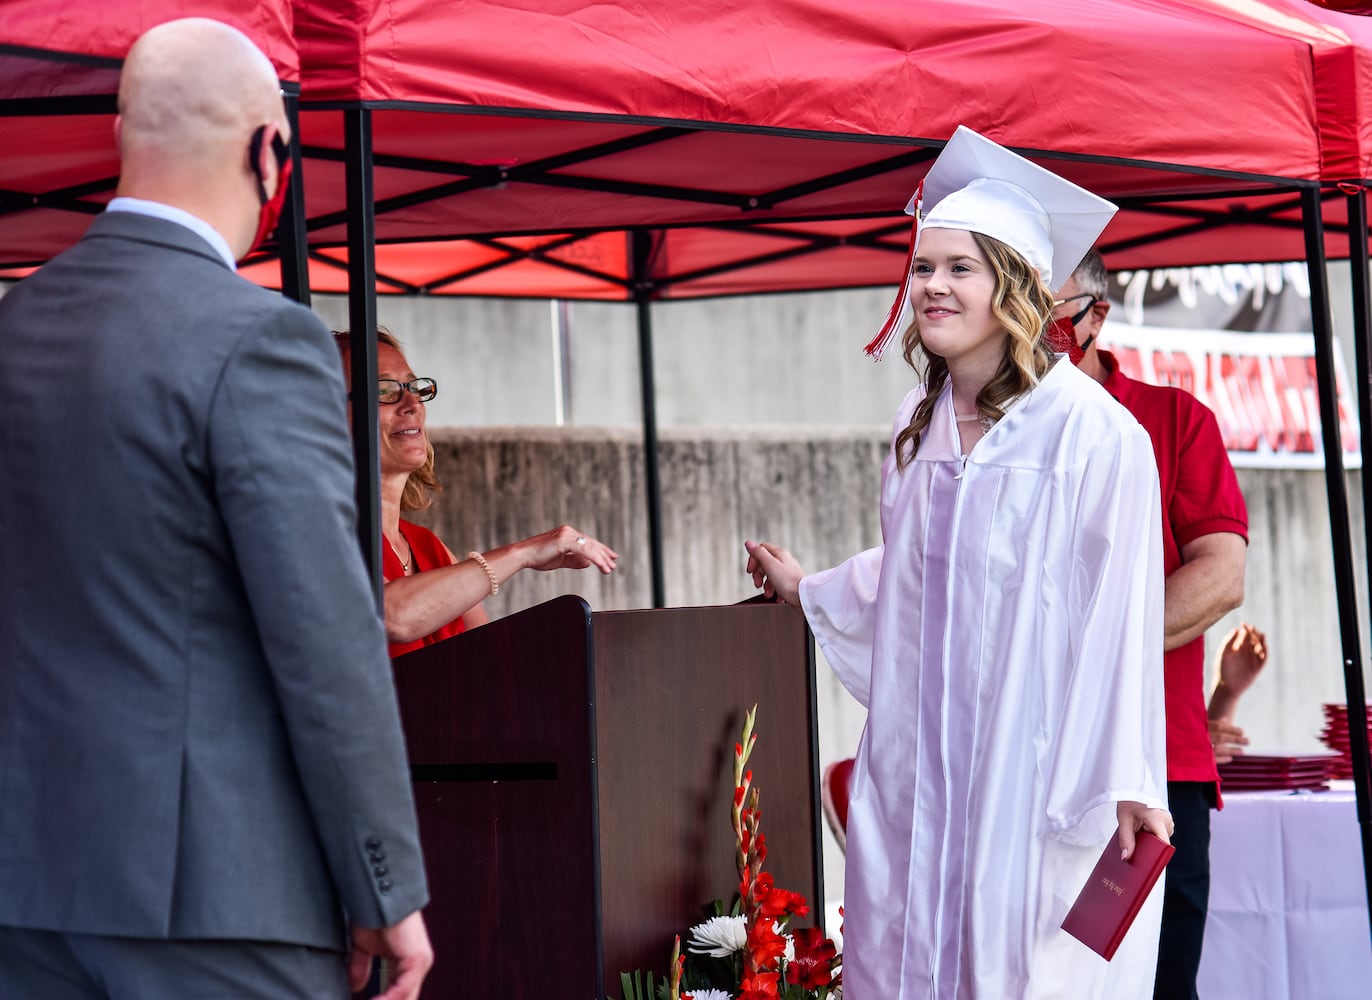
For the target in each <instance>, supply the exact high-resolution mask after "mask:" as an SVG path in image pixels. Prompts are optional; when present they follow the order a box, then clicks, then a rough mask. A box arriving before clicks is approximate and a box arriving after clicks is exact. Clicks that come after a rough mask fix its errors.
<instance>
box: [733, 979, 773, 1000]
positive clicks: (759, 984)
mask: <svg viewBox="0 0 1372 1000" xmlns="http://www.w3.org/2000/svg"><path fill="white" fill-rule="evenodd" d="M778 978H780V975H779V973H776V972H754V973H752V974H750V975H747V976H744V977H743V982H742V983H740V984H739V985H741V986H742V987H743V992H742V993H740V994H739V995H738V1000H776V995H777V979H778Z"/></svg>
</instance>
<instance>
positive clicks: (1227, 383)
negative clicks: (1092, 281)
mask: <svg viewBox="0 0 1372 1000" xmlns="http://www.w3.org/2000/svg"><path fill="white" fill-rule="evenodd" d="M1106 337H1108V338H1109V343H1108V344H1107V345H1106V346H1107V347H1108V348H1109V349H1110V351H1111V352H1112V353H1113V354H1114V355H1115V356H1116V357H1117V358H1118V359H1119V362H1120V368H1121V370H1122V371H1123V372H1124V374H1126V375H1128V376H1130V377H1131V378H1136V379H1139V380H1140V381H1143V382H1149V383H1152V384H1153V385H1171V386H1176V387H1177V388H1179V389H1184V390H1186V391H1187V392H1189V393H1192V394H1193V395H1194V396H1196V398H1198V399H1199V400H1200V401H1201V402H1203V403H1204V404H1205V405H1206V406H1208V407H1210V409H1211V410H1212V411H1213V412H1214V414H1215V417H1216V419H1218V420H1219V424H1220V432H1221V433H1222V434H1223V435H1224V443H1225V447H1226V448H1228V449H1229V457H1230V459H1231V460H1232V461H1233V463H1234V464H1235V465H1236V466H1263V467H1278V468H1312V467H1314V468H1318V467H1321V466H1323V464H1324V451H1323V448H1324V445H1323V443H1322V438H1321V434H1320V409H1319V395H1318V389H1317V385H1316V379H1315V339H1314V337H1313V336H1312V335H1311V334H1308V333H1228V332H1221V331H1216V330H1178V329H1161V328H1158V327H1144V326H1122V325H1119V324H1113V325H1111V326H1108V327H1107V329H1106ZM1102 339H1105V338H1104V337H1103V338H1102ZM1334 348H1335V349H1334V374H1335V379H1336V382H1337V388H1338V412H1339V439H1340V441H1341V443H1342V445H1343V453H1344V466H1345V468H1356V467H1358V466H1359V465H1360V464H1361V460H1362V458H1361V456H1362V452H1361V447H1360V435H1359V430H1358V411H1357V401H1356V399H1354V398H1353V396H1352V395H1351V394H1350V392H1349V385H1350V383H1349V381H1348V373H1347V369H1346V366H1345V364H1344V359H1343V351H1342V348H1341V347H1340V345H1339V343H1338V341H1337V339H1336V340H1335V344H1334Z"/></svg>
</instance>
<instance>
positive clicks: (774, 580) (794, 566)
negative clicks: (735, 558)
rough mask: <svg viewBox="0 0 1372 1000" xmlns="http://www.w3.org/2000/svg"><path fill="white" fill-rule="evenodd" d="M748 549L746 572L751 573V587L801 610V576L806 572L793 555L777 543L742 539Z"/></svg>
mask: <svg viewBox="0 0 1372 1000" xmlns="http://www.w3.org/2000/svg"><path fill="white" fill-rule="evenodd" d="M743 547H744V548H745V549H747V550H748V565H747V567H746V569H745V572H747V573H750V574H752V577H753V586H755V587H761V588H762V592H763V593H764V594H766V595H767V596H768V597H778V598H780V599H781V602H782V603H783V604H789V605H790V606H791V607H793V608H795V609H796V610H797V611H799V610H800V578H801V577H802V576H804V575H805V571H804V570H802V569H801V568H800V563H798V562H797V561H796V557H795V556H793V555H791V553H789V552H787V551H786V550H785V549H783V548H782V547H781V546H780V545H773V544H772V543H771V542H744V543H743Z"/></svg>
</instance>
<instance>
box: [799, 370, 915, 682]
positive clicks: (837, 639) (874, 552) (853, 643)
mask: <svg viewBox="0 0 1372 1000" xmlns="http://www.w3.org/2000/svg"><path fill="white" fill-rule="evenodd" d="M924 394H925V387H924V386H923V385H919V386H916V387H915V388H914V389H912V390H910V392H909V393H908V394H907V395H906V397H905V399H904V400H903V401H902V402H901V404H900V409H899V410H898V411H897V412H896V419H895V421H894V423H893V424H892V426H891V450H890V452H889V453H888V454H887V456H886V461H885V462H884V463H883V464H882V467H881V491H882V495H883V496H885V495H886V494H887V492H888V490H890V489H892V488H894V485H895V481H896V479H897V477H898V469H897V462H896V454H895V448H896V437H897V435H898V434H899V433H900V432H901V431H902V430H903V429H904V428H905V427H906V426H907V425H908V424H909V423H910V416H911V414H913V413H914V412H915V407H916V406H918V405H919V402H920V400H922V399H923V398H924ZM885 530H886V527H885V518H884V516H883V523H882V532H883V534H884V533H885ZM885 551H886V547H885V545H884V544H882V545H878V546H876V547H875V548H870V549H867V550H866V551H864V552H859V553H858V554H857V555H855V556H853V557H852V558H850V559H848V560H847V561H846V562H842V563H840V564H839V565H837V566H835V567H833V568H832V569H826V570H823V571H821V572H819V573H811V574H810V575H809V576H806V577H803V578H802V579H801V581H800V606H801V610H802V611H804V612H805V619H806V620H807V621H808V622H809V623H810V631H812V632H814V633H815V640H816V641H817V642H818V643H819V648H820V649H821V650H823V651H824V658H825V659H826V660H828V661H829V666H830V667H832V668H833V670H834V673H836V674H837V675H838V679H839V680H840V681H841V682H842V684H843V686H844V687H845V688H847V689H848V692H849V693H850V694H851V695H852V696H853V697H854V698H856V699H857V700H858V701H859V702H861V704H862V706H863V707H864V708H868V707H870V705H869V701H870V697H871V689H872V650H873V646H874V643H875V640H876V606H877V590H878V585H879V584H880V582H881V560H882V556H883V554H884V553H885Z"/></svg>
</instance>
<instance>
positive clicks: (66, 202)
mask: <svg viewBox="0 0 1372 1000" xmlns="http://www.w3.org/2000/svg"><path fill="white" fill-rule="evenodd" d="M189 16H197V17H212V18H215V19H216V20H219V21H223V22H225V23H227V24H231V25H233V26H234V27H236V28H238V29H239V30H241V31H243V32H244V33H245V34H246V35H248V37H250V38H251V39H253V41H254V42H256V43H257V45H258V47H259V48H261V49H262V50H263V51H264V52H265V53H266V54H267V55H268V57H269V58H270V59H271V60H272V63H273V65H275V66H276V69H277V73H278V74H279V76H280V78H281V80H282V81H283V84H286V85H287V86H289V87H291V88H293V89H294V88H295V87H296V86H297V82H298V81H299V79H300V59H299V56H298V54H297V52H296V46H295V36H294V33H293V23H294V11H293V9H292V7H291V4H290V0H258V2H256V3H253V4H243V3H238V2H234V0H161V2H152V0H145V2H140V3H136V4H128V3H118V2H110V0H62V2H61V3H52V2H20V0H11V2H5V3H3V4H0V121H3V126H2V127H3V129H4V144H3V147H0V149H2V151H0V278H14V277H22V276H23V275H24V274H27V273H28V272H29V271H31V270H32V269H33V267H34V266H35V265H37V264H39V263H42V262H43V261H45V260H47V259H48V258H50V257H52V256H54V255H55V254H57V253H59V252H61V251H62V250H64V249H65V248H66V247H68V246H70V245H71V244H73V243H75V242H76V240H77V239H78V238H80V236H81V234H82V233H83V232H84V231H85V229H86V226H87V225H88V224H89V223H90V219H91V216H92V215H94V214H96V213H98V212H100V211H101V210H102V209H103V208H104V205H105V202H107V201H108V200H109V198H110V197H111V196H112V195H113V193H114V185H115V181H116V179H117V178H118V174H119V157H118V151H117V150H116V149H115V145H114V129H113V119H114V109H115V95H116V94H117V93H118V89H119V66H120V64H121V62H122V60H123V57H124V54H125V53H126V52H127V51H128V48H129V46H130V45H132V44H133V42H134V40H135V39H136V38H137V37H138V36H139V35H141V34H142V33H143V32H144V31H146V30H147V29H148V28H151V27H153V26H155V25H157V24H161V23H162V22H164V21H169V20H172V19H174V18H178V17H189Z"/></svg>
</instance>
